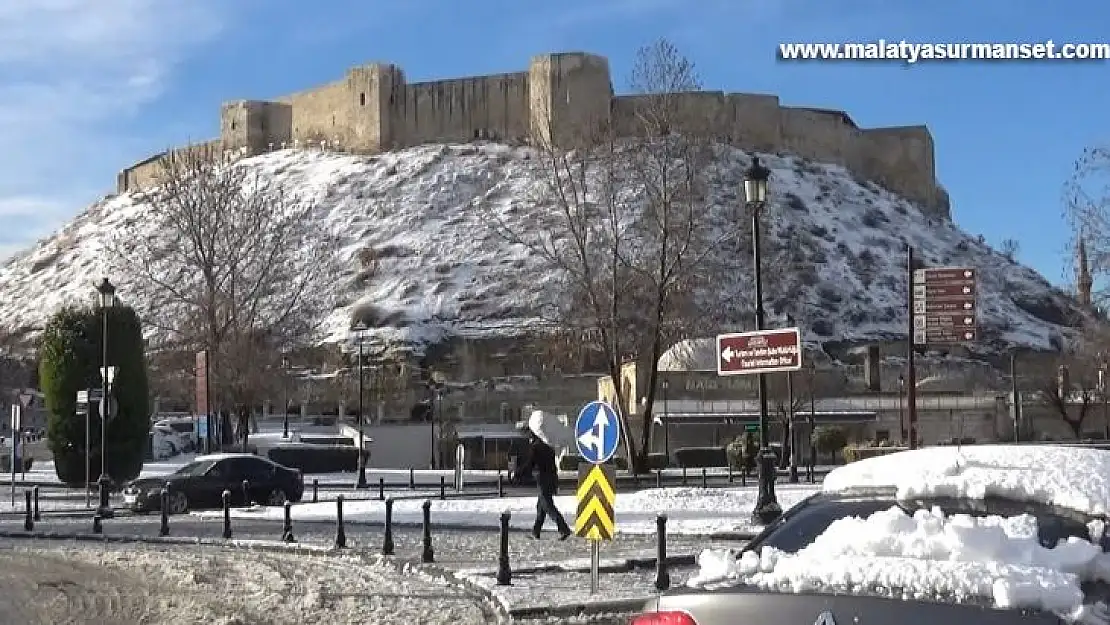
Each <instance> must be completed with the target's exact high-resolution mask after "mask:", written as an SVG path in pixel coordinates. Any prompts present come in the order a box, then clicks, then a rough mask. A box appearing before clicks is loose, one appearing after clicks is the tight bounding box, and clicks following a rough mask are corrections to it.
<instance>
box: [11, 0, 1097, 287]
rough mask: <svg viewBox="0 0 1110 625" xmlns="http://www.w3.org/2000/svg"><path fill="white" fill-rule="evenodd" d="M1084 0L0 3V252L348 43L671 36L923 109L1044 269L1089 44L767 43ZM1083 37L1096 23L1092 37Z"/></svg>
mask: <svg viewBox="0 0 1110 625" xmlns="http://www.w3.org/2000/svg"><path fill="white" fill-rule="evenodd" d="M1107 24H1110V4H1107V3H1106V2H1105V1H1104V0H1101V1H1100V0H1058V1H1057V2H1045V1H1043V0H975V1H974V2H969V1H966V0H933V1H932V2H911V1H910V0H901V1H898V0H851V1H850V2H830V1H828V0H563V1H561V2H557V3H540V2H527V1H520V0H516V1H511V0H468V1H466V2H459V1H451V0H389V1H386V0H319V1H317V2H306V1H305V0H189V1H188V2H182V1H181V0H95V1H90V0H34V1H31V0H23V1H19V2H0V41H3V42H4V45H2V46H0V137H4V141H3V142H2V146H0V223H3V224H4V227H3V228H0V255H2V256H6V255H7V254H8V253H10V252H12V251H14V250H16V249H19V248H21V247H23V246H26V245H28V244H30V243H32V242H33V241H34V240H35V239H36V238H38V237H41V236H44V235H46V234H48V233H49V232H51V231H53V230H54V229H56V228H57V227H58V226H60V225H61V224H62V223H64V222H65V221H66V220H68V219H69V218H71V217H72V216H74V215H76V214H77V213H78V212H80V211H81V210H82V209H83V208H84V207H85V206H86V205H87V204H88V203H89V202H90V201H93V200H95V199H97V198H98V197H100V196H102V195H104V194H105V193H107V192H109V191H110V190H111V189H112V187H113V184H114V180H115V174H116V172H117V171H118V170H119V169H121V168H122V167H124V166H126V165H128V164H129V163H130V162H133V161H136V160H139V159H141V158H143V157H145V156H146V155H148V154H150V153H151V152H154V151H158V150H161V149H164V148H166V147H168V146H170V145H173V144H178V143H182V142H184V141H187V140H190V139H191V140H199V139H206V138H209V137H212V136H215V135H216V134H217V132H218V107H219V104H220V102H221V101H223V100H228V99H239V98H255V99H264V98H267V97H272V96H276V95H280V94H284V93H287V92H291V91H295V90H299V89H303V88H306V87H310V86H314V85H317V84H320V83H324V82H327V81H330V80H333V79H336V78H339V77H341V76H342V74H343V72H344V70H345V68H347V67H348V66H351V65H355V64H359V63H364V62H370V61H389V62H393V63H396V64H398V65H400V66H402V67H403V68H404V70H405V73H406V75H407V77H408V78H409V80H428V79H433V78H436V77H453V76H464V75H472V74H483V73H491V72H498V71H515V70H522V69H524V68H525V67H526V64H527V61H528V57H530V56H531V55H533V54H537V53H542V52H549V51H570V50H583V51H588V52H594V53H598V54H602V55H605V56H608V57H609V59H610V63H611V67H612V72H613V77H614V83H615V86H616V88H617V90H618V91H622V90H624V84H625V78H626V76H627V75H628V71H629V69H630V67H631V63H632V59H633V57H634V54H635V50H636V48H637V47H638V46H640V45H643V44H645V43H649V42H650V41H652V40H653V39H656V38H659V37H666V38H668V39H670V40H672V41H673V42H674V43H675V44H677V45H678V46H679V48H680V49H681V50H682V51H683V52H684V53H685V54H686V55H687V56H688V57H690V58H691V59H692V60H693V61H694V62H695V63H696V65H697V67H698V70H699V73H700V75H701V78H702V81H703V83H704V85H705V86H706V87H707V88H710V89H724V90H728V91H748V92H765V93H775V94H778V95H779V96H780V97H781V98H782V102H783V103H784V104H787V105H799V106H815V107H824V108H838V109H843V110H845V111H847V112H848V113H849V114H850V115H851V116H852V118H853V119H855V121H856V122H857V123H858V124H860V125H861V126H865V127H868V126H883V125H912V124H920V123H925V124H927V125H928V126H929V128H930V129H931V130H932V132H933V135H934V137H935V140H936V145H937V171H938V176H939V178H940V180H941V182H942V183H943V184H944V185H945V186H946V187H947V188H948V190H949V192H950V194H951V196H952V205H953V215H954V217H955V219H956V221H957V222H958V223H959V224H960V225H961V226H962V227H963V228H964V229H965V230H967V231H968V232H971V233H973V234H982V235H984V236H986V237H987V239H988V240H989V241H990V242H992V243H994V244H996V245H997V244H999V243H1000V242H1001V241H1002V240H1003V239H1006V238H1013V239H1016V240H1018V241H1019V242H1020V245H1021V250H1020V253H1019V257H1020V258H1021V259H1022V260H1023V261H1025V262H1026V263H1028V264H1031V265H1032V266H1034V267H1035V268H1037V269H1039V270H1041V272H1042V273H1044V274H1045V275H1046V276H1047V277H1048V278H1049V279H1050V280H1052V281H1054V282H1057V283H1065V282H1067V281H1070V279H1071V276H1070V266H1069V267H1067V270H1065V263H1067V262H1070V260H1068V258H1066V253H1067V245H1068V240H1069V233H1068V232H1067V228H1066V224H1065V221H1064V219H1063V218H1062V216H1061V207H1062V204H1061V192H1062V185H1063V182H1064V181H1065V180H1066V178H1067V176H1068V175H1069V174H1070V172H1071V169H1072V164H1073V161H1074V159H1075V158H1076V157H1077V156H1078V155H1079V152H1080V150H1081V149H1082V148H1083V147H1084V146H1086V145H1090V144H1096V143H1102V142H1104V141H1105V140H1106V139H1108V135H1110V127H1108V125H1107V123H1106V121H1107V117H1106V111H1110V80H1108V79H1110V72H1108V69H1110V64H1108V63H1106V62H1094V63H1091V62H1087V63H1076V62H1066V61H1039V62H993V63H992V62H937V63H919V64H917V65H914V66H905V65H902V64H899V63H894V62H873V63H861V64H843V63H841V64H834V63H812V62H811V63H793V64H791V63H783V62H780V61H777V60H776V51H777V46H778V44H779V43H781V42H808V41H814V42H847V41H868V40H873V39H877V38H880V37H882V38H886V39H888V40H900V39H907V40H912V41H918V42H925V41H935V42H950V41H951V42H992V41H1004V42H1024V41H1029V42H1035V41H1042V40H1046V39H1052V40H1054V41H1055V42H1057V43H1058V44H1062V43H1068V42H1096V41H1100V36H1103V37H1104V36H1105V34H1106V33H1105V27H1106V25H1107ZM1104 40H1105V39H1104Z"/></svg>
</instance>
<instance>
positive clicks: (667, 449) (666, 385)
mask: <svg viewBox="0 0 1110 625" xmlns="http://www.w3.org/2000/svg"><path fill="white" fill-rule="evenodd" d="M670 388H671V382H670V380H668V379H666V378H663V454H664V455H666V456H667V464H668V465H670V463H671V419H670V416H671V415H670V402H669V401H667V395H668V393H667V391H669V390H670Z"/></svg>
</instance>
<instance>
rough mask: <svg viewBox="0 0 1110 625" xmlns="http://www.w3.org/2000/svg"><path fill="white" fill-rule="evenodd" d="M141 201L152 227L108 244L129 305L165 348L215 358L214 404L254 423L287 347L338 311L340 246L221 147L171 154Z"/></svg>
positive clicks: (303, 209) (126, 231)
mask: <svg viewBox="0 0 1110 625" xmlns="http://www.w3.org/2000/svg"><path fill="white" fill-rule="evenodd" d="M136 199H137V201H138V202H139V203H141V204H143V205H144V210H143V213H142V215H141V220H142V221H143V222H144V223H143V224H142V226H141V227H140V225H139V223H137V222H138V221H139V219H135V220H133V221H131V222H129V223H126V224H124V226H123V227H122V228H121V229H120V230H119V231H118V234H117V236H116V237H114V239H113V240H112V241H111V242H110V243H109V247H110V249H111V251H112V252H113V256H114V259H115V261H116V263H117V264H118V265H120V269H121V272H122V274H123V275H124V276H127V277H129V278H130V282H129V283H128V285H127V287H128V289H129V295H130V296H131V298H132V299H133V301H135V302H136V303H137V304H138V305H139V306H140V307H141V312H142V315H143V319H144V322H146V323H147V324H149V325H150V326H151V327H152V329H153V332H152V334H153V339H154V341H155V344H156V348H163V349H176V350H186V351H196V350H199V349H205V350H207V351H208V357H209V368H210V371H209V378H210V382H209V383H210V385H211V391H212V394H213V395H214V396H215V397H216V401H215V402H214V404H215V405H222V406H223V407H224V408H231V407H234V408H235V410H236V411H237V412H238V413H239V417H240V423H241V425H245V424H246V422H247V418H248V416H249V413H250V407H251V406H252V405H255V403H256V402H258V401H259V399H260V395H261V394H262V393H264V392H265V386H266V384H265V383H264V380H265V379H267V378H268V377H270V376H271V373H272V370H273V365H274V363H273V362H271V361H273V359H274V357H275V356H276V354H277V352H278V350H279V345H290V344H295V343H296V342H298V341H302V340H305V339H308V338H310V337H312V336H313V335H314V334H315V331H316V329H317V324H318V323H319V322H320V321H322V320H323V318H324V316H325V314H326V313H328V312H330V311H331V310H332V307H333V306H332V305H333V295H332V293H333V291H332V290H331V289H329V288H328V284H327V280H328V279H329V278H331V277H332V276H334V275H335V271H336V264H335V258H334V256H333V251H332V250H333V249H335V248H334V245H332V241H331V239H330V236H329V235H327V234H325V233H322V232H321V229H320V228H318V227H317V226H316V224H315V222H314V211H315V206H314V205H313V204H312V203H310V202H306V201H303V200H302V199H300V198H298V197H296V196H295V195H293V194H292V193H291V192H290V190H289V189H286V188H284V186H283V185H282V183H281V182H280V181H279V180H278V179H276V178H274V177H273V176H272V175H269V174H267V173H264V172H263V171H262V170H260V169H259V168H254V167H249V166H244V164H243V163H241V162H240V161H238V160H237V159H236V157H235V155H234V154H232V153H229V152H225V151H224V150H222V148H221V147H220V146H219V144H203V145H197V146H190V147H188V148H186V149H182V150H178V151H173V152H169V153H167V155H166V157H164V158H163V159H162V161H161V169H160V171H159V175H158V176H157V179H156V181H155V183H154V184H153V185H152V186H150V187H149V188H147V189H144V190H143V191H141V192H140V193H139V195H138V197H137V198H136ZM152 225H153V226H154V228H153V230H154V231H156V232H158V233H159V235H158V236H154V237H151V236H147V235H145V234H144V233H146V232H150V231H151V230H152V228H151V226H152ZM242 429H243V431H245V430H246V429H245V428H242ZM244 445H245V441H244Z"/></svg>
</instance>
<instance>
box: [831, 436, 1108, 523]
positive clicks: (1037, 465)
mask: <svg viewBox="0 0 1110 625" xmlns="http://www.w3.org/2000/svg"><path fill="white" fill-rule="evenodd" d="M822 488H823V489H824V490H825V491H826V492H836V491H849V490H857V489H867V488H892V489H895V490H896V491H897V496H898V498H899V499H912V498H919V497H930V496H932V497H961V498H971V499H982V498H983V497H985V496H988V495H995V496H999V497H1005V498H1008V499H1016V500H1019V501H1030V502H1036V503H1042V504H1045V505H1050V506H1052V505H1054V506H1060V507H1063V508H1070V509H1072V510H1076V511H1079V512H1083V513H1086V514H1088V515H1092V516H1105V515H1107V514H1108V513H1110V451H1106V450H1101V449H1084V448H1081V447H1066V446H1062V445H974V446H964V447H949V446H945V447H929V448H926V449H916V450H912V451H903V452H898V453H895V454H890V455H887V456H879V457H876V458H869V459H867V460H863V461H860V462H854V463H852V464H848V465H845V466H843V467H839V468H837V469H835V470H833V471H831V472H830V473H829V474H828V475H827V476H826V477H825V480H824V482H823V483H822Z"/></svg>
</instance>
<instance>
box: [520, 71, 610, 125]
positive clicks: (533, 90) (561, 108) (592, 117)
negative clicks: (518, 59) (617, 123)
mask: <svg viewBox="0 0 1110 625" xmlns="http://www.w3.org/2000/svg"><path fill="white" fill-rule="evenodd" d="M528 92H529V107H530V109H531V110H530V112H529V115H530V117H531V127H532V139H533V140H534V141H537V142H538V143H541V144H548V145H557V146H562V147H570V146H571V145H572V144H573V143H574V142H575V141H578V140H582V139H583V138H586V137H589V135H591V134H595V133H596V130H597V128H598V127H599V125H605V124H608V123H609V113H610V107H611V106H612V100H613V84H612V82H611V81H610V80H609V61H608V60H607V59H606V58H605V57H602V56H597V55H595V54H586V53H583V52H564V53H559V54H542V55H539V56H536V57H533V58H532V61H531V63H530V64H529V66H528ZM590 138H592V137H590ZM587 140H588V139H587Z"/></svg>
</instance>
